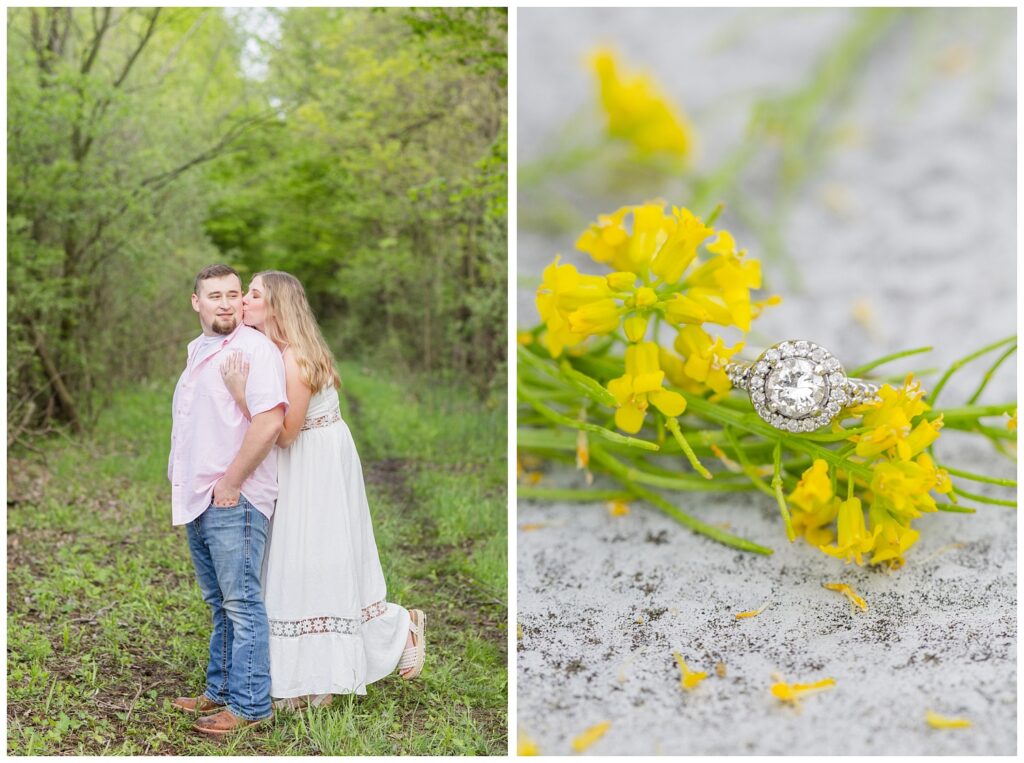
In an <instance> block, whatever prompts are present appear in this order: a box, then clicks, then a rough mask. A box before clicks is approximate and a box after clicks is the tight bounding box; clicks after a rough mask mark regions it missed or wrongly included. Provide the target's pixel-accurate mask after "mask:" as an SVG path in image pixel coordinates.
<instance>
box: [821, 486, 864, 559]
mask: <svg viewBox="0 0 1024 763" xmlns="http://www.w3.org/2000/svg"><path fill="white" fill-rule="evenodd" d="M837 524H838V526H839V541H838V542H837V544H836V545H834V546H825V545H822V546H818V548H819V549H821V550H822V551H824V552H825V553H826V554H828V555H829V556H834V557H836V558H837V559H843V560H844V561H845V562H846V563H847V564H849V563H850V562H851V561H856V562H857V564H863V563H864V562H862V561H861V554H865V553H867V552H868V551H870V550H871V549H872V548H873V547H874V545H875V535H876V534H877V533H878V531H877V530H874V531H872V532H868V530H867V528H866V527H865V525H864V510H863V509H862V508H861V504H860V499H859V498H849V499H847V500H845V501H843V502H842V503H840V504H839V520H838V522H837Z"/></svg>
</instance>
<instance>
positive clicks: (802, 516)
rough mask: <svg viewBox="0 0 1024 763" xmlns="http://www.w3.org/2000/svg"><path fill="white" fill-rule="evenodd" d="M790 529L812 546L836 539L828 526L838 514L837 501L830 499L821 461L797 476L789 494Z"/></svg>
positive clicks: (825, 470)
mask: <svg viewBox="0 0 1024 763" xmlns="http://www.w3.org/2000/svg"><path fill="white" fill-rule="evenodd" d="M789 506H790V509H791V510H792V523H793V530H794V531H795V532H796V533H797V534H798V535H802V536H803V537H804V539H805V540H806V541H807V542H808V543H810V544H811V545H812V546H822V545H825V544H827V543H831V542H832V538H833V537H835V535H834V533H833V532H832V528H831V527H830V526H829V525H831V524H832V521H833V520H834V519H835V518H836V514H837V513H838V511H839V501H838V500H836V499H834V498H833V496H832V480H831V478H830V477H829V473H828V464H827V463H825V461H824V460H823V459H820V458H818V459H815V461H814V463H813V464H812V465H811V467H810V468H809V469H807V470H806V471H805V472H804V473H803V475H801V477H800V481H799V482H798V483H797V485H796V488H795V489H794V490H793V492H792V493H790V495H789Z"/></svg>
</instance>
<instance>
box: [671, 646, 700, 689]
mask: <svg viewBox="0 0 1024 763" xmlns="http://www.w3.org/2000/svg"><path fill="white" fill-rule="evenodd" d="M672 656H673V657H675V658H676V664H677V665H678V666H679V685H680V686H681V687H683V688H684V689H692V688H693V687H695V686H696V685H697V684H699V683H700V682H701V681H703V680H704V679H705V678H707V677H708V674H707V673H704V672H699V673H698V672H694V671H692V670H690V668H689V666H687V664H686V660H684V659H683V655H681V654H679V652H672Z"/></svg>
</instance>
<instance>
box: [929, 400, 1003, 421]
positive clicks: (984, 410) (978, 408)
mask: <svg viewBox="0 0 1024 763" xmlns="http://www.w3.org/2000/svg"><path fill="white" fill-rule="evenodd" d="M1016 407H1017V403H1000V404H999V405H965V406H960V407H959V408H941V409H936V408H933V409H932V410H930V411H926V412H925V413H924V414H923V415H924V417H925V418H926V419H927V420H928V421H931V420H933V419H936V418H938V417H939V416H942V417H943V420H944V421H947V422H948V421H951V420H953V419H980V418H983V417H985V416H1002V415H1003V414H1004V413H1011V412H1012V411H1013V409H1014V408H1016Z"/></svg>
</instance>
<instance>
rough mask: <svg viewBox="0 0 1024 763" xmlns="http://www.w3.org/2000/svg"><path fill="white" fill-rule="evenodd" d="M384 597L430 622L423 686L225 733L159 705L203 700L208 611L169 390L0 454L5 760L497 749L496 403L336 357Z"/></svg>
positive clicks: (500, 588) (381, 686) (500, 494)
mask: <svg viewBox="0 0 1024 763" xmlns="http://www.w3.org/2000/svg"><path fill="white" fill-rule="evenodd" d="M341 373H342V378H343V392H344V399H343V403H342V406H343V414H344V415H345V417H346V420H347V421H348V422H349V425H350V427H351V429H352V432H353V435H354V437H355V439H356V443H357V446H358V447H359V451H360V457H361V459H362V462H363V468H364V471H365V473H366V478H367V489H368V492H369V496H370V504H371V510H372V512H373V517H374V532H375V534H376V539H377V545H378V548H379V550H380V556H381V562H382V565H383V567H384V573H385V576H386V579H387V582H388V598H389V599H390V600H392V601H395V602H397V603H400V604H404V605H407V606H415V607H418V608H421V609H423V610H424V611H426V612H427V617H428V628H427V642H428V655H427V664H426V668H425V670H424V673H423V675H422V676H421V678H420V679H418V680H416V681H412V682H405V681H402V680H401V679H399V678H397V676H392V677H389V678H386V679H384V680H382V681H379V682H377V683H375V684H372V685H370V686H369V687H368V689H367V691H368V694H367V695H366V696H361V697H360V696H345V697H339V698H336V699H335V701H334V703H333V705H331V706H330V707H329V708H320V709H310V710H305V711H302V712H299V713H290V714H279V715H278V716H277V717H276V718H275V719H274V721H273V722H271V723H269V724H265V725H263V726H260V727H256V728H253V729H249V730H246V731H245V732H243V733H241V734H240V735H237V736H235V737H233V738H231V739H229V740H224V741H211V740H208V739H206V738H204V737H201V736H199V735H198V734H195V733H194V732H192V731H191V723H192V720H191V719H189V718H188V717H187V716H185V715H184V714H182V713H180V712H179V711H177V710H174V709H173V708H171V707H170V705H169V701H170V700H171V699H173V698H174V697H175V696H178V695H180V694H190V693H195V692H197V691H199V690H201V689H202V686H203V676H204V670H205V659H206V656H205V655H206V648H207V642H208V638H209V613H208V610H207V609H206V606H205V605H204V604H203V602H202V600H201V598H200V595H199V590H198V588H197V586H196V584H195V580H194V575H193V571H192V564H191V561H190V559H189V554H188V548H187V544H186V541H185V536H184V532H183V529H182V528H173V527H172V526H171V523H170V522H171V519H170V498H169V496H170V491H169V487H168V485H167V480H166V469H167V447H168V442H169V439H170V411H169V409H170V394H171V390H172V382H170V381H169V382H166V383H162V384H150V385H143V386H140V387H138V388H136V389H133V390H131V391H128V392H125V393H122V394H120V395H119V396H118V398H117V401H116V403H115V404H113V405H111V406H110V408H109V409H108V411H107V412H106V414H105V415H104V416H103V417H102V419H101V421H100V422H99V425H98V428H97V431H96V432H95V434H94V435H93V436H92V437H90V438H85V439H82V440H79V441H72V440H68V439H55V440H51V441H49V442H47V443H45V444H42V445H40V446H39V447H40V452H38V453H36V452H29V451H25V452H20V453H19V452H12V453H11V454H10V456H9V461H8V525H7V526H8V540H7V544H8V545H7V552H8V614H7V648H8V662H7V665H8V676H7V703H8V705H7V707H8V711H7V734H8V753H9V754H12V755H31V754H35V755H59V754H118V755H128V754H134V755H143V754H183V755H203V754H210V755H217V754H227V755H229V754H238V755H251V754H259V755H312V754H325V755H396V754H406V755H460V754H466V755H504V754H506V751H507V716H506V708H507V686H508V682H507V673H506V658H507V654H506V643H507V641H506V623H507V598H506V591H507V559H506V536H507V532H506V496H505V485H506V478H505V475H506V466H505V443H506V435H505V405H504V402H503V401H500V400H496V401H491V402H490V403H489V404H481V403H479V402H477V401H475V400H474V399H473V398H472V396H471V395H470V394H468V393H463V392H461V391H460V390H459V389H458V388H457V387H454V386H452V385H450V384H449V385H439V384H436V383H433V384H428V383H426V382H422V381H421V382H411V381H398V380H395V379H394V378H393V377H391V376H389V375H387V374H384V373H373V372H371V371H369V370H368V369H366V368H363V367H362V366H360V365H359V364H343V365H342V366H341Z"/></svg>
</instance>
